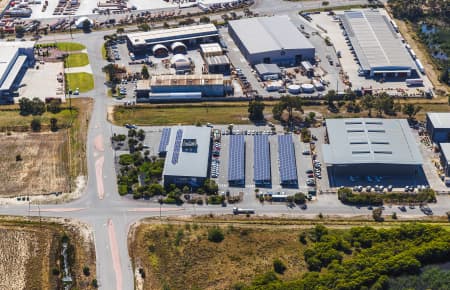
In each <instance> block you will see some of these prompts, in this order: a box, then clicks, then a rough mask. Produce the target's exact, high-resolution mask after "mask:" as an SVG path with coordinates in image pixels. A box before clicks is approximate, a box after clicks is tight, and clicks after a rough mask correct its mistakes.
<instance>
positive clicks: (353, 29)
mask: <svg viewBox="0 0 450 290" xmlns="http://www.w3.org/2000/svg"><path fill="white" fill-rule="evenodd" d="M342 20H343V24H344V27H345V30H346V32H347V36H348V38H349V40H350V41H351V43H352V46H353V48H354V49H355V53H356V55H357V57H358V60H359V62H360V64H361V67H362V68H363V70H371V69H376V68H378V69H381V70H382V69H386V70H392V69H394V70H410V69H411V67H412V59H411V57H410V56H409V55H408V53H407V51H406V48H405V47H404V45H403V43H402V42H401V40H400V36H399V35H397V33H396V32H395V31H394V30H393V28H392V26H391V24H390V22H389V19H388V18H387V17H386V16H385V15H383V14H381V13H380V12H379V11H378V10H356V11H353V10H352V11H345V12H344V15H343V17H342Z"/></svg>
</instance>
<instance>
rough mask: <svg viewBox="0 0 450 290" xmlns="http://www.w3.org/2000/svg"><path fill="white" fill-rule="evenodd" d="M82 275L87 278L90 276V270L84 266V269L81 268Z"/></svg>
mask: <svg viewBox="0 0 450 290" xmlns="http://www.w3.org/2000/svg"><path fill="white" fill-rule="evenodd" d="M83 274H84V276H89V275H91V270H90V269H89V267H88V266H84V267H83Z"/></svg>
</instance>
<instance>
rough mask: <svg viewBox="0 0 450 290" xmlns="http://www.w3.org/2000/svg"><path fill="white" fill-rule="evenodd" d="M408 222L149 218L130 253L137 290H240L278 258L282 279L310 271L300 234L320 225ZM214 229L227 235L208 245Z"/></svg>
mask: <svg viewBox="0 0 450 290" xmlns="http://www.w3.org/2000/svg"><path fill="white" fill-rule="evenodd" d="M405 222H406V223H408V221H407V220H401V221H399V220H391V219H386V221H385V222H384V223H382V224H380V223H375V222H373V221H372V220H371V218H370V217H366V216H361V217H358V218H353V219H346V218H339V217H326V218H324V219H323V220H321V219H289V218H281V219H274V218H258V217H251V218H245V217H237V218H236V217H231V216H229V217H221V218H218V217H213V218H211V217H206V216H203V217H196V218H195V219H188V218H171V219H168V220H165V221H163V222H162V223H161V222H160V221H159V220H154V219H148V220H145V221H143V222H141V223H137V224H135V225H134V226H133V227H132V229H131V231H130V233H129V247H128V249H129V254H130V257H131V259H132V264H133V267H134V269H135V279H136V285H137V286H136V289H138V290H144V289H145V290H155V289H172V290H178V289H183V290H185V289H211V290H212V289H214V290H216V289H240V288H238V287H237V285H239V284H242V283H244V284H247V285H249V283H251V281H252V280H253V279H254V278H255V276H257V275H258V274H262V273H265V272H267V271H270V270H272V269H273V264H272V263H273V261H274V259H280V260H281V261H282V262H283V263H284V264H285V265H286V267H287V270H286V272H284V274H283V275H279V276H278V277H279V278H280V279H281V280H284V281H291V280H295V279H297V278H300V277H301V276H302V275H303V274H304V273H305V272H306V271H307V265H306V262H305V259H304V250H305V249H306V248H307V246H306V245H304V244H302V243H300V242H299V235H300V233H302V232H305V233H307V232H308V231H310V229H311V228H312V227H314V226H315V225H317V224H323V225H325V226H326V227H328V228H333V229H335V230H346V229H349V228H351V227H354V226H371V227H374V228H381V227H382V228H389V227H398V226H401V225H402V224H403V223H405ZM424 222H425V221H424ZM425 223H429V224H433V225H439V226H442V227H443V228H446V229H448V222H447V220H446V219H445V218H443V217H441V218H438V217H432V218H429V219H427V222H425ZM215 226H219V227H220V228H221V229H222V232H223V234H224V239H223V241H222V242H220V243H213V242H211V241H209V240H208V230H209V229H211V228H212V227H215ZM140 269H142V270H143V272H144V278H142V276H141V274H139V270H140ZM142 270H141V271H142ZM261 289H263V288H261Z"/></svg>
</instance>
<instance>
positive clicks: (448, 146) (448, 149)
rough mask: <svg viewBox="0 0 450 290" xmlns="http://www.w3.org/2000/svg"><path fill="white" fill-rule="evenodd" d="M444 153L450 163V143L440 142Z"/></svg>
mask: <svg viewBox="0 0 450 290" xmlns="http://www.w3.org/2000/svg"><path fill="white" fill-rule="evenodd" d="M439 146H440V147H441V152H442V155H444V157H445V160H447V163H448V164H450V143H440V144H439Z"/></svg>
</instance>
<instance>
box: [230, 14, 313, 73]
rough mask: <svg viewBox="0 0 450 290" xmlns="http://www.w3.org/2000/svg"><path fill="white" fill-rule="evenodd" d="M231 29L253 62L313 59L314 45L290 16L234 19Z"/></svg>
mask: <svg viewBox="0 0 450 290" xmlns="http://www.w3.org/2000/svg"><path fill="white" fill-rule="evenodd" d="M228 32H229V34H230V36H231V37H232V38H233V40H234V42H235V43H236V45H237V46H238V47H239V49H240V50H241V52H242V54H243V55H244V57H245V58H246V59H247V61H248V62H249V63H250V64H251V65H255V64H258V63H276V64H279V65H283V66H294V65H297V64H299V63H300V62H301V61H302V60H305V59H307V60H313V59H314V54H315V48H314V47H313V46H312V44H311V43H310V42H309V40H308V39H307V38H306V37H305V36H304V35H303V34H302V33H300V31H299V30H298V29H297V27H296V26H295V25H294V24H293V23H292V22H291V21H290V19H289V17H287V16H273V17H256V18H246V19H240V20H233V21H230V22H229V26H228Z"/></svg>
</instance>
